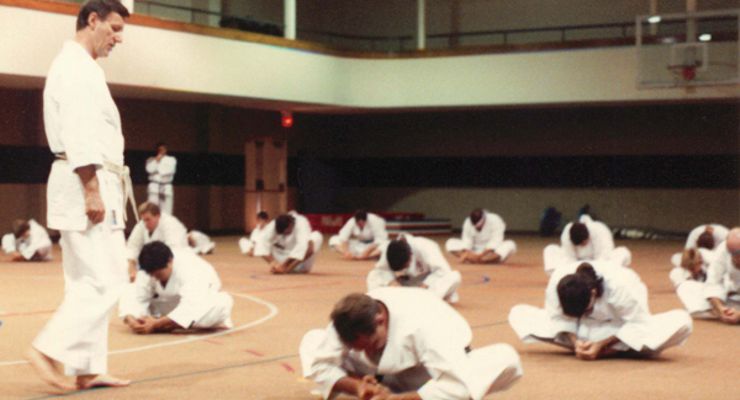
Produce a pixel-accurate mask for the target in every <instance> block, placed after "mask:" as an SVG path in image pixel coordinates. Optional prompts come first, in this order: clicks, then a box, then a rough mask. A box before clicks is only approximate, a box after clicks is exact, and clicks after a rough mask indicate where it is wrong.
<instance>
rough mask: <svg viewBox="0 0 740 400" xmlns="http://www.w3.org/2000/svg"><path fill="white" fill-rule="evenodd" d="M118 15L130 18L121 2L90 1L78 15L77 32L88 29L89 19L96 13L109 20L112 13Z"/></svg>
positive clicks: (110, 0)
mask: <svg viewBox="0 0 740 400" xmlns="http://www.w3.org/2000/svg"><path fill="white" fill-rule="evenodd" d="M112 12H114V13H118V15H120V16H121V17H123V18H128V17H129V15H130V14H129V12H128V9H127V8H126V6H124V5H123V4H121V2H120V1H119V0H88V1H87V2H85V4H83V5H82V7H81V8H80V12H79V13H78V14H77V30H78V31H80V30H82V29H84V28H85V27H87V19H88V18H89V17H90V14H92V13H96V14H98V17H100V18H101V19H103V20H104V19H106V18H108V14H110V13H112Z"/></svg>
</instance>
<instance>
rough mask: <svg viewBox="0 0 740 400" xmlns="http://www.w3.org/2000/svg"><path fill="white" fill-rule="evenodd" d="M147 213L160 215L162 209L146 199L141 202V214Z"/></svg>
mask: <svg viewBox="0 0 740 400" xmlns="http://www.w3.org/2000/svg"><path fill="white" fill-rule="evenodd" d="M146 213H149V214H152V215H160V214H162V210H161V209H160V208H159V206H158V205H156V204H154V203H150V202H148V201H145V202H143V203H141V204H139V215H142V214H146Z"/></svg>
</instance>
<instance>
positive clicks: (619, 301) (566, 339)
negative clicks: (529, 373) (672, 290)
mask: <svg viewBox="0 0 740 400" xmlns="http://www.w3.org/2000/svg"><path fill="white" fill-rule="evenodd" d="M610 264H611V262H608V261H594V262H591V263H587V262H580V261H576V262H572V263H570V264H568V265H566V266H560V267H558V268H557V269H555V271H554V272H553V274H552V275H551V276H550V281H549V282H548V284H547V289H546V290H545V308H544V309H542V308H538V307H534V306H531V305H528V304H519V305H516V306H514V307H513V308H512V309H511V312H510V313H509V324H510V325H511V327H512V328H513V329H514V332H516V334H517V336H519V338H520V339H521V340H522V341H523V342H525V343H534V342H538V341H541V342H545V343H551V344H555V345H558V346H562V347H566V348H569V349H571V350H573V351H574V353H575V356H576V357H577V358H579V359H581V360H595V359H598V358H603V357H607V356H610V355H613V354H615V353H619V352H629V353H634V354H640V355H643V356H656V355H658V354H660V353H661V352H662V351H663V350H665V349H667V348H669V347H673V346H678V345H680V344H682V343H683V342H684V341H685V340H686V339H687V338H688V337H689V335H690V334H691V331H692V328H693V325H692V321H691V317H690V316H689V314H688V313H687V312H686V311H685V310H671V311H667V312H664V313H660V314H650V309H649V307H648V292H647V287H646V286H645V284H644V283H643V282H642V281H641V280H640V277H639V276H637V274H636V273H635V271H633V270H632V269H630V268H620V267H619V266H616V265H610Z"/></svg>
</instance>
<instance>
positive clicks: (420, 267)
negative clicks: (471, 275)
mask: <svg viewBox="0 0 740 400" xmlns="http://www.w3.org/2000/svg"><path fill="white" fill-rule="evenodd" d="M461 282H462V276H460V272H458V271H453V270H452V268H451V267H450V264H449V263H448V262H447V259H446V258H445V256H444V255H443V254H442V251H441V250H440V249H439V245H437V243H435V242H434V241H432V240H429V239H427V238H423V237H416V236H411V235H409V234H402V235H400V236H399V237H398V238H396V239H395V240H392V241H390V242H389V243H388V245H387V246H386V248H385V249H384V251H383V255H382V256H381V257H380V260H379V261H378V263H377V264H375V268H373V269H372V270H371V271H370V273H368V275H367V290H368V291H370V290H373V289H376V288H379V287H383V286H417V287H420V288H424V289H429V291H430V292H432V293H434V294H435V296H437V297H439V298H440V299H444V300H447V301H449V302H450V303H456V302H457V301H458V300H459V296H458V294H457V288H458V287H459V286H460V283H461Z"/></svg>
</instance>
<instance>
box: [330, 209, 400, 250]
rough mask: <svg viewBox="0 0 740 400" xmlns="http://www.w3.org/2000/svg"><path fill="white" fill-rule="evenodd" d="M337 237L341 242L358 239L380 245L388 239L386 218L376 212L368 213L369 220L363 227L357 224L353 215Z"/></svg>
mask: <svg viewBox="0 0 740 400" xmlns="http://www.w3.org/2000/svg"><path fill="white" fill-rule="evenodd" d="M337 237H338V238H339V242H340V243H347V242H349V241H350V240H357V241H359V242H362V243H365V244H377V245H380V244H382V243H383V242H385V241H387V240H388V232H387V231H386V229H385V220H384V219H383V218H381V217H380V216H378V215H376V214H372V213H367V221H366V223H365V226H364V227H363V228H362V229H360V228H359V227H358V226H357V222H355V217H352V218H350V219H349V220H348V221H347V222H345V223H344V226H342V229H340V230H339V233H338V234H337Z"/></svg>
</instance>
